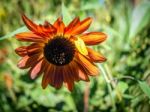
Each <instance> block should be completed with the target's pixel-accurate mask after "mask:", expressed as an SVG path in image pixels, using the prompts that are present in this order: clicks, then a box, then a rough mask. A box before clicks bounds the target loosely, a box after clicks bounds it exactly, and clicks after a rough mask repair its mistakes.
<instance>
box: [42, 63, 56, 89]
mask: <svg viewBox="0 0 150 112" xmlns="http://www.w3.org/2000/svg"><path fill="white" fill-rule="evenodd" d="M45 66H46V68H47V69H46V70H45V72H44V75H43V78H42V88H43V89H45V88H46V87H47V85H48V84H49V82H50V80H51V77H53V76H52V75H54V74H53V73H54V72H55V69H54V66H53V65H51V64H49V63H47V64H46V65H45Z"/></svg>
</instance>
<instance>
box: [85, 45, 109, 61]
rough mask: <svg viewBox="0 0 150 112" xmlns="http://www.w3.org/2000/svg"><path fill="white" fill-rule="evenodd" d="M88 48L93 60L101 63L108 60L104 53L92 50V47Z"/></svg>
mask: <svg viewBox="0 0 150 112" xmlns="http://www.w3.org/2000/svg"><path fill="white" fill-rule="evenodd" d="M87 50H88V56H89V57H90V59H91V61H93V62H99V63H101V62H104V61H106V58H105V57H104V56H103V55H102V54H100V53H98V52H96V51H94V50H92V49H91V48H87Z"/></svg>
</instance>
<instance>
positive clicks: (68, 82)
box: [63, 65, 74, 91]
mask: <svg viewBox="0 0 150 112" xmlns="http://www.w3.org/2000/svg"><path fill="white" fill-rule="evenodd" d="M63 78H64V83H65V85H66V86H67V88H68V89H69V90H70V91H72V90H73V85H74V77H73V76H72V74H70V71H69V67H68V66H67V65H66V66H65V67H64V69H63Z"/></svg>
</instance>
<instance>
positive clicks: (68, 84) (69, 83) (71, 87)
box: [64, 82, 74, 91]
mask: <svg viewBox="0 0 150 112" xmlns="http://www.w3.org/2000/svg"><path fill="white" fill-rule="evenodd" d="M64 84H65V86H66V87H67V88H68V90H69V91H72V90H73V87H74V82H64Z"/></svg>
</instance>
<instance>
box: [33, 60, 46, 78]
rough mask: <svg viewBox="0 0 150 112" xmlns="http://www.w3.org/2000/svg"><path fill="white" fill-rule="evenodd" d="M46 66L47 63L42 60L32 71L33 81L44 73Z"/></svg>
mask: <svg viewBox="0 0 150 112" xmlns="http://www.w3.org/2000/svg"><path fill="white" fill-rule="evenodd" d="M44 65H45V61H44V60H43V59H42V60H41V61H39V62H38V63H37V64H36V65H35V66H33V67H32V68H31V69H30V77H31V79H35V78H36V77H37V76H38V75H39V74H41V73H42V72H43V68H44Z"/></svg>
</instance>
